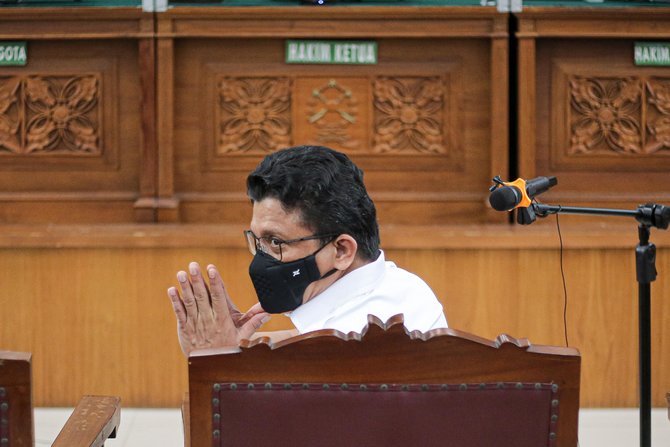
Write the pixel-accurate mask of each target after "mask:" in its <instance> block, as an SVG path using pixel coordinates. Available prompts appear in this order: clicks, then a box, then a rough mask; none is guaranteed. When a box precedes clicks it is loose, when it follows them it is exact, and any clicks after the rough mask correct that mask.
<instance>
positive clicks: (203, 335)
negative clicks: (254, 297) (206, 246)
mask: <svg viewBox="0 0 670 447" xmlns="http://www.w3.org/2000/svg"><path fill="white" fill-rule="evenodd" d="M188 270H189V273H188V274H187V273H186V272H184V271H179V272H178V273H177V280H178V281H179V288H180V289H181V296H180V294H179V292H178V291H177V288H176V287H170V288H169V289H168V296H169V297H170V301H172V308H173V310H174V313H175V315H176V316H177V333H178V336H179V344H180V346H181V350H182V351H183V352H184V355H186V356H188V354H189V353H190V352H191V351H193V350H196V349H205V348H219V347H223V346H238V345H239V342H240V340H242V339H244V338H249V337H251V336H252V335H253V334H254V332H256V331H257V330H258V328H260V327H261V326H262V325H263V324H264V323H265V322H266V321H268V320H269V319H270V314H268V313H267V312H265V311H264V310H263V308H262V307H261V305H260V303H256V304H254V305H253V306H252V307H251V308H250V309H249V310H248V311H247V312H245V313H242V312H240V311H239V310H237V307H236V306H235V304H234V303H233V302H232V300H231V299H230V296H229V295H228V292H227V291H226V287H225V285H224V284H223V280H222V279H221V275H219V272H218V271H217V269H216V267H215V266H213V265H211V264H210V265H208V266H207V269H206V272H207V276H208V278H209V287H208V286H207V284H206V283H205V279H204V278H203V275H202V272H201V270H200V266H199V265H198V263H197V262H191V263H190V264H189V266H188Z"/></svg>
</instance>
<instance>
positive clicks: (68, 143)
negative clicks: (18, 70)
mask: <svg viewBox="0 0 670 447" xmlns="http://www.w3.org/2000/svg"><path fill="white" fill-rule="evenodd" d="M99 109H100V79H99V77H98V76H96V75H86V76H75V77H62V76H37V75H34V76H27V77H12V78H8V79H0V153H2V152H9V153H12V154H40V153H57V154H58V153H60V154H69V155H99V154H100V153H101V152H102V150H101V146H100V136H99V128H100V125H99V117H100V110H99Z"/></svg>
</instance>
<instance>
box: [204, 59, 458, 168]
mask: <svg viewBox="0 0 670 447" xmlns="http://www.w3.org/2000/svg"><path fill="white" fill-rule="evenodd" d="M440 68H441V69H442V70H454V69H457V68H458V66H457V65H452V66H451V67H444V66H443V67H440ZM229 69H230V67H226V66H222V65H219V64H211V65H209V66H208V67H207V70H206V72H207V75H206V77H207V78H208V79H207V80H206V82H205V84H208V85H210V88H209V91H208V92H207V93H205V94H204V95H203V97H202V99H203V101H204V102H209V104H206V105H205V106H204V107H202V109H201V110H202V112H201V116H202V120H203V122H208V121H209V122H210V123H212V124H210V125H209V126H208V127H207V129H209V130H208V132H211V134H210V135H209V136H208V137H207V138H206V139H205V140H204V144H205V146H206V149H205V154H204V155H205V163H204V165H203V167H204V169H206V170H213V171H217V170H231V169H240V168H241V166H248V168H249V169H250V168H252V167H253V166H254V165H255V163H256V162H257V160H258V157H259V156H262V155H265V154H267V153H270V152H272V151H275V150H278V149H280V148H284V147H288V146H290V145H292V144H311V145H322V146H328V147H332V148H334V149H336V150H340V151H342V152H345V153H348V154H350V155H358V156H366V157H371V158H372V159H375V158H378V157H384V158H385V159H387V160H388V159H389V158H391V157H389V156H399V157H401V158H400V160H396V162H395V163H396V165H397V166H398V168H406V167H407V166H408V163H409V166H411V165H413V164H414V165H415V168H417V169H418V168H421V169H426V170H436V169H445V168H447V169H456V168H457V166H458V162H459V161H460V160H461V159H462V154H459V153H458V152H459V151H458V149H457V147H458V142H457V141H456V139H457V138H458V135H459V133H458V129H457V123H458V117H457V116H456V113H454V111H453V108H454V106H455V104H454V103H453V102H452V101H453V97H454V96H455V95H454V94H453V93H452V92H451V91H452V89H453V88H454V86H453V85H452V83H453V80H452V78H451V77H450V76H449V75H448V74H445V73H444V71H442V72H441V73H440V74H438V71H436V70H435V69H434V68H432V69H427V68H426V67H420V68H417V69H416V70H415V72H416V73H415V74H413V75H408V74H406V73H405V72H403V71H402V70H398V69H397V68H396V72H397V73H398V74H397V75H383V76H381V75H375V74H373V73H370V70H369V69H368V70H366V71H365V72H363V73H361V75H359V76H352V75H348V74H345V73H344V72H342V73H333V75H332V76H323V75H319V76H315V75H314V74H312V73H302V72H300V71H299V70H294V71H293V72H290V71H289V72H287V71H286V70H283V71H282V73H281V74H279V73H278V72H277V71H276V70H267V69H266V70H265V71H266V72H265V73H261V74H260V75H253V74H252V72H254V73H258V72H259V71H262V70H258V69H254V70H249V73H241V74H239V75H237V76H232V75H230V74H225V70H229ZM387 71H390V72H391V73H392V72H393V69H390V70H387ZM422 71H424V73H425V74H424V73H421V72H422ZM316 73H318V71H316ZM212 92H214V93H215V94H212ZM212 111H213V113H210V112H212ZM426 157H427V158H426ZM250 160H252V162H251V163H249V161H250ZM240 161H242V165H240V164H239V162H240Z"/></svg>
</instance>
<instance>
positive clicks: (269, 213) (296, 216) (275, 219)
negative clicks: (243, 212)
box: [251, 197, 307, 237]
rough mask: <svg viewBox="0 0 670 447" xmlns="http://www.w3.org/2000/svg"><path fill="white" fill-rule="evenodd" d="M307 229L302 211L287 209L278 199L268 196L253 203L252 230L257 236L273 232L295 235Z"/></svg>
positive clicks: (273, 233)
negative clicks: (303, 221)
mask: <svg viewBox="0 0 670 447" xmlns="http://www.w3.org/2000/svg"><path fill="white" fill-rule="evenodd" d="M306 229H307V228H306V227H305V225H303V223H302V216H301V213H300V211H299V210H297V209H293V210H288V211H287V210H286V209H285V208H284V207H283V206H282V203H281V201H279V200H278V199H275V198H272V197H268V198H265V199H263V200H259V201H257V202H254V203H253V214H252V217H251V231H253V232H254V233H255V234H256V235H257V236H264V235H267V234H271V235H279V236H285V237H294V236H295V234H297V233H299V232H304V230H306Z"/></svg>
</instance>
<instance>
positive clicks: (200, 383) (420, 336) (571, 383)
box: [183, 315, 581, 447]
mask: <svg viewBox="0 0 670 447" xmlns="http://www.w3.org/2000/svg"><path fill="white" fill-rule="evenodd" d="M580 365H581V357H580V355H579V352H578V351H577V350H576V349H573V348H561V347H551V346H539V345H538V346H535V345H531V344H530V343H529V342H528V340H525V339H523V340H516V339H514V338H512V337H509V336H507V335H501V336H499V337H498V338H497V339H496V340H495V341H489V340H485V339H482V338H480V337H476V336H473V335H470V334H467V333H464V332H461V331H457V330H453V329H436V330H432V331H429V332H427V333H420V332H418V331H414V332H412V333H408V332H407V331H406V329H405V328H404V325H403V319H402V315H397V316H395V317H392V318H391V319H389V320H388V321H387V322H386V323H385V324H384V323H382V322H381V321H379V320H378V319H377V318H375V317H373V316H370V317H369V324H368V327H367V328H366V329H365V330H364V331H362V334H357V333H353V332H352V333H349V334H342V333H341V332H338V331H334V330H320V331H316V332H312V333H307V334H303V335H299V336H297V337H293V338H290V339H287V340H283V341H281V342H278V343H272V342H271V341H270V340H269V339H268V338H267V337H265V338H263V337H261V338H259V339H255V340H253V341H248V340H243V341H242V343H241V346H240V347H239V348H237V347H231V348H224V349H216V350H201V351H196V352H193V353H192V354H191V355H190V356H189V400H188V401H187V402H185V404H184V407H183V408H184V415H183V416H184V422H185V437H186V445H191V446H193V447H201V446H207V447H209V446H212V445H213V436H214V435H213V432H212V386H213V384H214V386H216V385H215V384H217V383H223V382H226V383H235V382H236V383H254V382H255V383H261V384H263V383H267V384H272V383H298V384H299V383H380V384H417V383H424V384H425V383H435V384H440V383H442V384H444V383H451V384H466V383H470V384H478V383H484V382H487V383H491V382H494V383H497V382H529V383H539V382H542V383H551V384H555V386H556V389H557V390H558V391H557V401H556V403H557V404H558V402H560V417H559V418H558V419H557V421H556V425H555V427H553V428H555V433H554V434H553V435H552V436H553V437H554V438H555V440H554V441H552V442H551V443H552V446H556V447H568V446H570V447H574V446H575V445H577V425H578V410H579V383H580V382H579V380H580V377H579V375H580ZM552 404H553V402H552ZM553 428H552V429H553Z"/></svg>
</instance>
